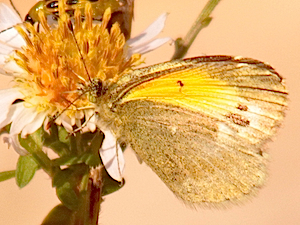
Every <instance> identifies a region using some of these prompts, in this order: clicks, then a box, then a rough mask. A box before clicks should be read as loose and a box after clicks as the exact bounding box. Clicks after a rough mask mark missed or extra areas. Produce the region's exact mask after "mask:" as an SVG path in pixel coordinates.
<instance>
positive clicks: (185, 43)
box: [172, 0, 221, 59]
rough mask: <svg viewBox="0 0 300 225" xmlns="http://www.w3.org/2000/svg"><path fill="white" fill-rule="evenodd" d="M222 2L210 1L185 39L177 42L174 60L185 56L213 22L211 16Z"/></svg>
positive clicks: (217, 0) (179, 39) (178, 39)
mask: <svg viewBox="0 0 300 225" xmlns="http://www.w3.org/2000/svg"><path fill="white" fill-rule="evenodd" d="M220 1H221V0H209V1H208V2H207V3H206V5H205V7H204V8H203V10H202V11H201V13H200V14H199V16H198V18H197V19H196V21H195V22H194V24H193V25H192V27H191V29H190V30H189V31H188V33H187V34H186V36H185V37H184V39H182V38H177V40H176V42H175V47H176V49H175V53H174V55H173V57H172V59H181V58H183V57H184V56H185V54H186V53H187V51H188V50H189V48H190V47H191V45H192V43H193V42H194V40H195V38H196V37H197V35H198V33H199V32H200V31H201V30H202V29H203V28H205V27H207V26H208V25H209V23H210V22H211V20H212V18H211V17H210V14H211V13H212V11H213V10H214V8H215V7H216V6H217V4H218V3H219V2H220Z"/></svg>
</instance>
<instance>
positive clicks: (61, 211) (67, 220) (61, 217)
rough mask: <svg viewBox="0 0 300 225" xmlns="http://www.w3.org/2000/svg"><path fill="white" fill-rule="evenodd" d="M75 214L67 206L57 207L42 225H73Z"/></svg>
mask: <svg viewBox="0 0 300 225" xmlns="http://www.w3.org/2000/svg"><path fill="white" fill-rule="evenodd" d="M73 213H74V212H73V211H72V210H70V209H68V208H67V207H66V206H64V205H57V206H55V207H54V208H53V209H52V210H51V211H50V212H49V214H48V215H47V216H46V218H45V219H44V221H43V222H42V225H58V224H63V225H69V224H70V225H71V224H72V215H73Z"/></svg>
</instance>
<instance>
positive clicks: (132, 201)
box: [0, 0, 300, 225]
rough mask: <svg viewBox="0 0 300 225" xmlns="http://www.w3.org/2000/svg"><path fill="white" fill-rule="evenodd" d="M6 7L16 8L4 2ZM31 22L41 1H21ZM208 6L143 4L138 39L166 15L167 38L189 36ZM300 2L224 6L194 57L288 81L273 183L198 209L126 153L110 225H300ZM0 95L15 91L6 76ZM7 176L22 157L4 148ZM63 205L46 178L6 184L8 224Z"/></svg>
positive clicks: (27, 223)
mask: <svg viewBox="0 0 300 225" xmlns="http://www.w3.org/2000/svg"><path fill="white" fill-rule="evenodd" d="M1 1H2V2H8V0H7V1H4V0H1ZM14 2H15V4H16V6H17V8H18V10H19V11H20V12H21V15H22V16H23V17H24V16H25V15H26V13H27V12H28V11H29V9H30V8H31V7H32V6H33V5H34V3H35V1H34V0H27V1H26V3H25V1H20V0H15V1H14ZM206 2H207V1H206V0H185V1H182V0H164V1H161V0H138V1H136V2H135V16H134V22H133V36H135V35H137V34H138V33H140V32H141V31H143V30H144V29H145V28H146V27H147V26H148V25H149V24H150V23H152V22H153V21H154V20H155V19H156V18H157V17H158V16H159V15H160V14H162V13H163V12H168V13H169V16H168V19H167V23H166V26H165V29H164V31H163V33H162V34H161V35H160V36H161V37H165V36H170V37H172V38H173V39H176V38H177V37H180V36H183V35H185V34H186V32H187V30H188V29H189V27H190V26H191V24H192V23H193V22H194V20H195V19H196V17H197V15H198V13H199V12H200V11H201V9H202V8H203V6H204V5H205V4H206ZM299 11H300V1H298V0H291V1H282V0H264V1H261V0H251V1H240V0H226V1H225V0H224V1H221V3H220V4H219V5H218V6H217V8H216V9H215V11H214V12H213V14H212V15H213V18H214V19H213V21H212V22H211V24H210V25H209V27H208V28H206V29H204V30H203V31H202V33H201V34H200V35H199V36H198V37H197V39H196V41H195V43H194V44H193V45H192V47H191V49H190V51H189V52H188V55H187V57H192V56H199V55H212V54H224V55H241V56H247V57H251V58H255V59H259V60H262V61H265V62H268V63H270V64H271V65H273V66H274V68H276V70H277V71H278V72H279V73H280V74H281V75H282V76H283V77H284V78H286V82H287V86H288V89H289V92H290V102H289V110H288V112H287V115H286V120H285V121H284V125H283V127H282V128H281V129H280V131H279V133H278V135H277V137H276V138H275V140H274V142H272V143H269V145H268V148H269V150H268V152H269V153H270V164H269V179H268V181H267V182H266V185H265V187H264V188H263V189H262V190H261V191H260V192H259V193H258V196H257V197H255V198H253V199H251V201H248V202H245V203H242V204H241V205H239V206H232V207H229V208H227V209H222V210H221V209H205V208H197V209H192V208H190V207H188V206H186V205H184V204H183V202H181V201H180V200H178V199H177V198H176V197H175V196H174V195H173V193H172V192H171V191H169V189H168V188H167V187H166V186H165V185H164V184H163V182H162V181H161V180H160V179H159V178H158V177H157V176H156V175H155V174H154V173H153V172H152V171H151V169H150V168H148V167H147V166H146V165H145V164H139V163H138V161H137V159H136V157H135V155H134V153H133V152H132V151H126V152H125V158H126V168H125V179H126V185H125V186H124V187H123V188H122V189H121V190H120V191H118V192H116V193H113V194H111V195H108V196H106V197H105V201H104V203H103V204H102V211H101V214H100V224H103V225H117V224H118V225H119V224H122V225H136V224H139V225H150V224H151V225H153V224H155V225H166V224H172V225H182V224H189V225H198V224H202V225H206V224H223V225H226V224H231V225H238V224H243V225H250V224H251V225H253V224H256V225H265V224H272V225H277V224H278V225H282V224H289V225H294V224H295V225H296V224H299V223H300V222H299V221H300V213H299V209H300V191H299V190H300V148H299V143H300V119H299V116H300V106H299V103H300V52H299V51H300V16H299ZM173 52H174V46H171V45H169V44H166V45H165V46H163V47H161V48H160V49H158V50H156V51H154V52H151V53H149V54H147V55H145V59H146V63H147V65H151V64H154V63H159V62H162V61H168V60H169V59H170V58H171V56H172V54H173ZM0 79H1V82H0V83H1V84H0V88H6V87H7V86H8V85H9V79H8V78H7V77H4V76H1V77H0ZM0 144H1V145H0V171H4V170H9V169H14V168H15V164H16V162H17V157H18V156H17V154H16V153H15V152H14V150H13V149H8V148H7V145H5V144H3V141H2V140H1V143H0ZM58 203H59V202H58V200H57V198H56V195H55V190H54V189H53V188H52V187H51V180H50V179H49V178H48V177H47V175H46V174H44V173H43V172H42V171H39V172H38V173H37V174H36V176H35V177H34V179H33V181H32V182H31V183H30V184H29V185H28V186H26V187H25V188H23V189H21V190H20V189H19V188H18V187H17V186H16V184H15V181H14V180H13V179H12V180H9V181H6V182H2V183H0V221H1V224H6V225H13V224H22V225H35V224H40V223H41V221H42V220H43V218H44V217H45V216H46V215H47V213H48V212H49V211H50V210H51V209H52V208H53V207H54V206H55V205H57V204H58Z"/></svg>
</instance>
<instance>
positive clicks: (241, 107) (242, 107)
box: [237, 104, 248, 111]
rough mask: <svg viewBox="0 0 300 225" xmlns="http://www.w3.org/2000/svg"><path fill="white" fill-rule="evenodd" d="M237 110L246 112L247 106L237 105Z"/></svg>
mask: <svg viewBox="0 0 300 225" xmlns="http://www.w3.org/2000/svg"><path fill="white" fill-rule="evenodd" d="M237 109H239V110H241V111H248V106H246V105H241V104H239V105H238V107H237Z"/></svg>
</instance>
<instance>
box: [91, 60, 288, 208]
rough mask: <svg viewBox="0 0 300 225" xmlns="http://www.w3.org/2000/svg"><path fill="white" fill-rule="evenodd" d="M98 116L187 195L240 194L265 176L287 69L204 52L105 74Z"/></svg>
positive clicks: (199, 198)
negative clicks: (113, 77)
mask: <svg viewBox="0 0 300 225" xmlns="http://www.w3.org/2000/svg"><path fill="white" fill-rule="evenodd" d="M102 88H103V90H102V93H103V94H102V95H101V96H100V98H99V99H98V102H97V105H98V109H97V111H98V112H99V119H100V120H101V121H102V123H103V124H105V126H106V127H107V128H109V129H110V130H111V131H112V132H113V133H114V134H115V135H116V137H117V139H118V141H119V142H121V141H125V142H126V143H127V144H130V146H131V148H132V149H133V150H134V151H135V152H136V153H137V154H138V156H139V157H140V158H141V159H142V160H143V161H144V162H145V163H146V164H147V165H148V166H150V167H151V169H152V170H153V171H154V172H155V173H156V174H157V175H158V176H159V177H160V178H161V179H162V180H163V181H164V183H165V184H166V185H167V186H168V187H169V188H170V189H171V190H172V191H173V192H174V193H175V195H176V196H178V197H179V198H181V199H182V200H184V201H185V202H186V203H196V204H197V203H219V202H224V201H227V200H228V201H231V202H234V201H237V200H240V199H242V198H243V197H245V196H249V195H252V194H254V193H255V192H256V191H257V190H258V189H259V188H260V187H261V186H262V185H263V183H264V180H265V177H266V164H267V154H266V153H265V149H264V145H265V143H266V142H267V141H268V140H270V138H271V137H272V136H273V135H274V134H275V133H276V130H277V128H278V127H279V126H280V124H281V123H282V120H283V118H284V111H285V109H286V108H287V90H286V87H285V85H284V82H283V79H282V77H281V76H280V75H279V74H278V73H277V72H276V71H275V70H274V69H273V68H272V67H271V66H269V65H268V64H265V63H263V62H260V61H257V60H253V59H250V58H241V57H231V56H203V57H196V58H190V59H184V60H176V61H171V62H166V63H161V64H157V65H154V66H150V67H146V68H142V69H139V70H135V71H133V72H132V73H128V74H125V75H123V76H122V77H120V78H119V80H118V81H116V82H115V83H108V82H107V83H106V82H105V81H104V82H103V86H102Z"/></svg>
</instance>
